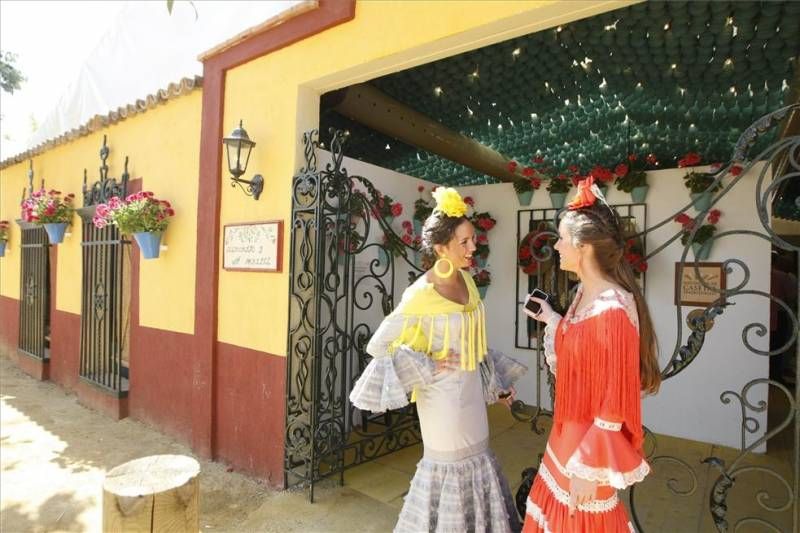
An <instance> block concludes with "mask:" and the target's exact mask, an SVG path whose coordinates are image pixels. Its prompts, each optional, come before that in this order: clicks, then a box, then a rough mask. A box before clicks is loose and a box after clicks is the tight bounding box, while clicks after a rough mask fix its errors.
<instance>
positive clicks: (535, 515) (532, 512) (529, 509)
mask: <svg viewBox="0 0 800 533" xmlns="http://www.w3.org/2000/svg"><path fill="white" fill-rule="evenodd" d="M525 513H526V514H527V515H528V516H530V517H531V519H532V520H533V521H534V522H536V523H537V524H539V527H540V528H542V529H544V533H552V532H553V530H552V529H550V527H549V526H548V525H547V518H546V517H545V516H544V512H543V511H542V510H541V509H540V508H539V506H538V505H536V504H535V503H533V500H531V499H530V497H528V501H527V503H526V504H525Z"/></svg>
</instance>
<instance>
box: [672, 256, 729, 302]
mask: <svg viewBox="0 0 800 533" xmlns="http://www.w3.org/2000/svg"><path fill="white" fill-rule="evenodd" d="M694 265H695V264H694V263H690V262H687V263H684V264H683V269H681V264H680V263H675V305H687V306H692V307H707V306H708V305H709V304H710V303H712V302H714V301H716V300H717V299H718V298H719V297H720V293H719V292H717V291H711V290H708V289H707V288H706V287H704V286H703V285H702V284H701V283H700V281H698V279H697V275H696V273H695V269H694ZM697 266H698V268H699V270H700V276H701V277H702V279H703V282H704V283H705V284H706V285H708V286H709V287H713V288H715V289H717V290H725V269H724V268H723V266H722V263H698V264H697ZM723 301H724V300H723Z"/></svg>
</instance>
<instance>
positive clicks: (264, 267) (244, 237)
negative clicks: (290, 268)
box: [222, 220, 283, 272]
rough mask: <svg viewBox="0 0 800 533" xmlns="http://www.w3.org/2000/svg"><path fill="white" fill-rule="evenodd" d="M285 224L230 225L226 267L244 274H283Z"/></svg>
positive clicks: (226, 233) (226, 235)
mask: <svg viewBox="0 0 800 533" xmlns="http://www.w3.org/2000/svg"><path fill="white" fill-rule="evenodd" d="M282 258H283V221H281V220H271V221H267V222H248V223H245V224H228V225H226V226H225V229H224V238H223V251H222V268H224V269H225V270H232V271H244V272H282V264H281V263H282Z"/></svg>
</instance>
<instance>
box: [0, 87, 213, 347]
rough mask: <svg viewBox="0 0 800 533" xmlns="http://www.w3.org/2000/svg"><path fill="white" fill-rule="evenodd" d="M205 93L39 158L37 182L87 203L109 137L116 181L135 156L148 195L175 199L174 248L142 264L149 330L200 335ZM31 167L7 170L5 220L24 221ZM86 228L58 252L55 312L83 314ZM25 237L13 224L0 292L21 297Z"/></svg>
mask: <svg viewBox="0 0 800 533" xmlns="http://www.w3.org/2000/svg"><path fill="white" fill-rule="evenodd" d="M201 106H202V91H200V90H195V91H193V92H191V93H189V94H187V95H185V96H181V97H178V98H176V99H174V100H170V101H168V102H167V103H165V104H163V105H160V106H158V107H156V108H154V109H151V110H148V111H147V112H145V113H142V114H139V115H136V116H134V117H132V118H129V119H126V120H123V121H121V122H119V123H117V124H114V125H112V126H109V127H108V128H104V129H102V130H100V131H98V132H95V133H93V134H91V135H88V136H85V137H81V138H78V139H76V140H74V141H72V142H69V143H66V144H62V145H59V146H56V147H55V148H53V149H51V150H48V151H47V152H45V153H43V154H40V155H38V156H36V157H34V172H35V174H36V178H35V184H36V185H37V186H38V183H39V182H40V180H41V179H42V178H44V180H45V186H46V187H47V188H48V189H49V188H55V189H58V190H60V191H63V192H65V193H69V192H73V193H75V195H76V196H77V197H78V202H77V204H78V205H79V206H80V205H82V203H83V202H82V200H81V199H80V196H81V185H82V182H83V169H84V168H88V170H89V182H90V183H91V182H93V181H96V180H97V179H98V178H99V171H98V168H99V166H100V157H99V151H100V147H101V146H102V143H103V135H104V134H106V135H107V136H108V145H109V147H110V149H111V153H110V155H109V158H108V165H109V176H110V177H114V178H119V175H120V174H121V173H122V167H123V163H124V159H125V156H126V155H127V156H129V164H128V170H129V172H130V175H131V179H136V178H143V179H142V188H143V190H150V191H153V192H154V193H155V195H156V196H157V197H159V198H163V199H166V200H169V201H170V202H171V203H172V204H173V207H174V208H175V211H176V216H175V217H174V218H173V219H172V221H171V223H170V226H169V228H168V229H167V232H166V233H165V234H164V241H163V243H164V244H166V245H167V247H168V249H167V250H166V251H162V255H161V257H160V258H159V259H153V260H141V261H140V277H139V287H140V300H139V304H140V307H139V319H140V323H141V325H143V326H148V327H154V328H159V329H165V330H169V331H176V332H181V333H190V334H191V333H193V332H194V291H195V260H196V240H197V191H198V161H199V148H200V111H201ZM27 169H28V163H27V162H25V163H20V164H17V165H14V166H11V167H8V168H6V169H4V170H1V171H0V219H3V220H6V219H10V220H16V219H17V218H19V201H20V195H21V192H22V188H23V187H25V186H26V185H27V177H26V174H27ZM80 242H81V231H80V218H79V217H78V216H77V215H76V216H75V219H74V221H73V225H72V235H70V236H68V237H67V238H66V239H65V241H64V243H62V244H60V245H59V248H58V265H57V270H58V282H57V287H56V295H55V296H56V298H55V305H56V308H57V309H59V310H61V311H67V312H70V313H76V314H79V313H80V310H81V307H80V306H81V304H80V295H81V246H80ZM19 244H20V232H19V228H18V227H17V226H16V224H14V225H13V229H12V234H11V241H10V242H9V247H10V251H9V252H6V257H4V258H2V259H0V294H2V295H3V296H8V297H11V298H19V275H20V272H19V269H20V257H21V254H20V248H19Z"/></svg>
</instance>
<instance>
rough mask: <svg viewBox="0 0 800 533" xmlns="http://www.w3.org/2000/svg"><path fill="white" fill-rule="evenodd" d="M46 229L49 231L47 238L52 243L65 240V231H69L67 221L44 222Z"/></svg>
mask: <svg viewBox="0 0 800 533" xmlns="http://www.w3.org/2000/svg"><path fill="white" fill-rule="evenodd" d="M43 226H44V230H45V231H46V232H47V238H48V239H49V240H50V244H60V243H62V242H64V233H65V232H66V231H67V226H68V224H67V223H66V222H56V223H52V222H50V223H47V224H43Z"/></svg>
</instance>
